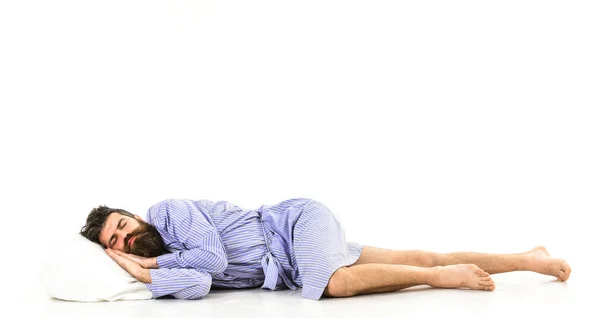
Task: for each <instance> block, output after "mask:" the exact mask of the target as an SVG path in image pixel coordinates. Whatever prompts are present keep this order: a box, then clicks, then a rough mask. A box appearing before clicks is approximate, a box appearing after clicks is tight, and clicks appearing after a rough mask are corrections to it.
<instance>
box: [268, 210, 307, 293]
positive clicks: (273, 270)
mask: <svg viewBox="0 0 600 318" xmlns="http://www.w3.org/2000/svg"><path fill="white" fill-rule="evenodd" d="M260 223H261V226H262V230H263V235H264V236H265V244H266V245H267V254H265V256H263V257H262V259H261V260H260V263H261V264H262V268H263V271H264V273H265V282H264V284H263V285H262V286H261V287H260V288H263V289H264V288H268V289H271V290H275V287H276V285H277V279H278V278H279V276H281V278H282V279H283V281H284V282H285V284H286V285H287V287H289V289H291V290H296V289H297V288H298V287H296V286H295V285H294V284H293V283H292V281H291V279H289V277H287V275H286V274H285V271H284V270H283V266H281V263H279V260H278V259H277V258H276V257H275V256H273V254H272V253H271V247H270V246H269V245H270V244H269V239H268V237H267V230H266V228H265V224H264V222H263V220H262V219H261V220H260Z"/></svg>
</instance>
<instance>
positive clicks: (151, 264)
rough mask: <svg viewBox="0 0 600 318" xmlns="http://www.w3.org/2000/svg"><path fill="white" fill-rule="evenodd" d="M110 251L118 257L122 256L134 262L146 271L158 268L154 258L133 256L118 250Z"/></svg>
mask: <svg viewBox="0 0 600 318" xmlns="http://www.w3.org/2000/svg"><path fill="white" fill-rule="evenodd" d="M112 251H113V252H115V253H117V254H118V255H120V256H123V257H125V258H127V259H129V260H131V261H134V262H136V263H138V264H140V266H142V267H143V268H146V269H152V268H158V264H157V263H156V257H143V256H139V255H135V254H128V253H125V252H123V251H119V250H112Z"/></svg>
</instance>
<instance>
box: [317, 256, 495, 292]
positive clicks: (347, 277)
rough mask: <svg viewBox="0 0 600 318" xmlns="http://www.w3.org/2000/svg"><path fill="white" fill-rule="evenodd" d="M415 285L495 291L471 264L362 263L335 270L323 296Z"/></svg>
mask: <svg viewBox="0 0 600 318" xmlns="http://www.w3.org/2000/svg"><path fill="white" fill-rule="evenodd" d="M416 285H429V286H432V287H440V288H469V289H478V290H489V291H491V290H494V288H495V286H494V282H493V280H492V278H491V277H490V275H489V274H488V273H486V272H484V271H483V270H482V269H480V268H479V267H477V266H475V265H473V264H460V265H451V266H436V267H430V268H424V267H417V266H408V265H395V264H362V265H353V266H349V267H342V268H340V269H338V270H337V271H336V272H335V273H333V275H332V276H331V278H330V280H329V284H328V285H327V287H326V288H325V296H329V297H350V296H355V295H359V294H372V293H382V292H391V291H397V290H400V289H404V288H408V287H411V286H416Z"/></svg>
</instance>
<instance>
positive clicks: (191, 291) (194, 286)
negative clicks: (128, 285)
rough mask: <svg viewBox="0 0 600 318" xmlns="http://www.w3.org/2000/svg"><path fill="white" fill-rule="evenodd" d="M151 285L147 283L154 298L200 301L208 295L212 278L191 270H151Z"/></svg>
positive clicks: (204, 272)
mask: <svg viewBox="0 0 600 318" xmlns="http://www.w3.org/2000/svg"><path fill="white" fill-rule="evenodd" d="M148 271H149V272H150V276H151V283H146V286H147V287H148V289H149V290H150V291H151V292H152V297H154V298H158V297H161V296H165V295H172V296H174V297H175V298H179V299H200V298H203V297H204V296H206V295H207V294H208V292H209V291H210V286H211V284H212V276H210V274H209V273H207V272H206V271H203V270H196V269H191V268H159V269H149V270H148Z"/></svg>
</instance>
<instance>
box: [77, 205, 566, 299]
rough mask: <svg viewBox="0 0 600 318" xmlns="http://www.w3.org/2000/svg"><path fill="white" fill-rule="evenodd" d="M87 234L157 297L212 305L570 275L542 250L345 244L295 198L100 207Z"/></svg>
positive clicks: (333, 224)
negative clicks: (138, 211)
mask: <svg viewBox="0 0 600 318" xmlns="http://www.w3.org/2000/svg"><path fill="white" fill-rule="evenodd" d="M80 234H81V235H83V236H85V237H86V238H88V239H89V240H91V241H93V242H96V243H98V244H100V245H101V246H102V247H103V248H105V250H106V253H107V254H108V255H109V256H110V257H111V258H112V259H113V260H115V261H116V262H117V263H118V264H119V265H120V266H121V267H122V268H123V269H125V270H126V271H127V272H128V273H130V274H131V275H132V276H133V277H135V278H136V279H138V280H139V281H140V282H143V283H145V284H146V286H147V287H148V289H149V290H150V291H151V292H152V296H153V297H154V298H158V297H162V296H167V295H170V296H172V297H175V298H181V299H200V298H203V297H205V296H206V295H207V294H208V293H209V291H210V289H211V287H220V288H252V287H260V288H262V289H270V290H283V289H292V290H296V289H297V288H302V297H305V298H308V299H313V300H319V299H321V298H323V297H350V296H355V295H360V294H370V293H383V292H392V291H397V290H400V289H404V288H408V287H411V286H416V285H429V286H432V287H439V288H468V289H476V290H483V291H492V290H494V288H495V285H494V281H493V280H492V278H491V277H490V274H497V273H505V272H511V271H533V272H537V273H540V274H544V275H551V276H554V277H556V278H557V280H558V281H561V282H564V281H566V280H567V279H568V278H569V275H570V273H571V268H570V267H569V265H568V264H567V262H565V261H564V260H562V259H558V258H551V257H550V256H549V254H548V252H547V251H546V249H545V248H544V247H541V246H539V247H536V248H533V249H531V250H529V251H527V252H523V253H517V254H484V253H476V252H456V253H435V252H429V251H422V250H405V251H402V250H391V249H384V248H378V247H375V246H367V245H363V244H360V243H357V242H346V238H345V234H344V229H343V226H342V224H341V222H340V219H339V217H338V216H337V215H336V214H334V213H333V212H331V211H330V210H329V209H328V208H327V207H326V206H325V205H324V204H322V203H320V202H318V201H315V200H311V199H307V198H294V199H288V200H285V201H281V202H279V203H277V204H274V205H262V206H261V207H259V208H258V209H244V208H240V207H239V206H236V205H235V204H232V203H230V202H227V201H210V200H192V199H167V200H163V201H160V202H158V203H156V204H154V205H153V206H151V207H150V208H149V209H148V211H147V215H146V219H145V220H144V219H142V218H141V217H140V216H139V215H135V214H132V213H130V212H128V211H125V210H123V209H115V208H109V207H107V206H105V205H101V206H99V207H97V208H94V209H93V210H92V211H91V212H90V213H89V215H88V217H87V220H86V224H85V225H84V226H83V227H82V229H81V231H80Z"/></svg>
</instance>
